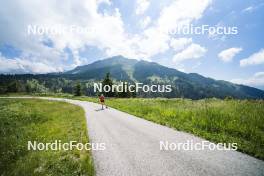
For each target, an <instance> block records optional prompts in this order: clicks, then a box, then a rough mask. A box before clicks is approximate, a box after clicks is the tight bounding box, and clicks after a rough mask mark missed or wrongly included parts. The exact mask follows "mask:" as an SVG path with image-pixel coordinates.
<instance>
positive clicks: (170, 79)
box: [0, 56, 264, 99]
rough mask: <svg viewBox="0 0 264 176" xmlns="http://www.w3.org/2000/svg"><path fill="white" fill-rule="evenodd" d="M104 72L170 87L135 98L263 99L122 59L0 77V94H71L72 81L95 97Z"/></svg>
mask: <svg viewBox="0 0 264 176" xmlns="http://www.w3.org/2000/svg"><path fill="white" fill-rule="evenodd" d="M108 72H110V74H111V78H112V79H113V80H114V81H126V82H130V83H134V82H141V83H144V84H149V85H150V84H170V85H172V92H170V93H143V92H139V93H138V94H137V96H139V97H168V98H175V97H184V98H191V99H201V98H211V97H216V98H226V97H234V98H239V99H245V98H248V99H264V91H262V90H259V89H256V88H253V87H249V86H244V85H238V84H233V83H230V82H227V81H222V80H214V79H212V78H206V77H204V76H202V75H199V74H196V73H188V74H187V73H184V72H180V71H178V70H176V69H173V68H168V67H165V66H162V65H159V64H157V63H155V62H147V61H143V60H135V59H127V58H125V57H123V56H115V57H111V58H107V59H103V60H99V61H96V62H93V63H91V64H88V65H83V66H78V67H76V68H75V69H73V70H70V71H66V72H62V73H49V74H39V75H32V74H24V75H21V74H20V75H18V74H17V75H0V93H6V92H10V90H13V92H14V91H20V92H25V91H27V92H47V91H48V92H66V93H72V92H74V87H75V85H76V82H77V81H80V82H81V84H82V85H83V87H84V86H86V88H85V89H83V91H84V93H85V94H86V95H89V96H91V95H95V93H94V92H93V83H94V82H99V81H102V80H103V78H104V77H105V75H106V73H108Z"/></svg>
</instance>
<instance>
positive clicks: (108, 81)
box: [102, 72, 115, 97]
mask: <svg viewBox="0 0 264 176" xmlns="http://www.w3.org/2000/svg"><path fill="white" fill-rule="evenodd" d="M102 85H103V86H105V85H109V86H110V87H111V90H110V91H109V92H103V93H104V95H105V96H106V97H114V96H115V92H112V85H113V81H112V80H111V77H110V73H109V72H108V73H106V75H105V78H104V80H103V82H102Z"/></svg>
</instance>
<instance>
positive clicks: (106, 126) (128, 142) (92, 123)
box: [45, 98, 264, 176]
mask: <svg viewBox="0 0 264 176" xmlns="http://www.w3.org/2000/svg"><path fill="white" fill-rule="evenodd" d="M45 99H47V98H45ZM48 99H51V98H48ZM52 100H60V101H66V102H69V103H73V104H76V105H79V106H81V107H83V108H84V110H85V112H86V118H87V124H88V131H89V137H90V141H91V142H98V143H100V142H103V143H106V150H104V151H93V152H92V154H93V157H94V162H95V169H96V172H97V175H98V176H119V175H120V176H152V175H153V176H161V175H162V176H172V175H173V176H194V175H201V176H206V175H209V176H214V175H215V176H222V175H248V176H257V175H264V162H263V161H261V160H258V159H255V158H253V157H250V156H248V155H245V154H242V153H240V152H235V151H219V150H214V151H210V150H209V149H205V150H202V151H194V150H192V151H184V150H176V151H172V150H168V151H166V150H160V141H168V142H169V143H184V142H185V143H186V142H187V141H191V140H192V141H193V143H201V142H202V141H204V139H201V138H198V137H195V136H193V135H191V134H187V133H184V132H179V131H176V130H173V129H170V128H167V127H164V126H161V125H157V124H154V123H152V122H149V121H146V120H143V119H140V118H137V117H135V116H132V115H129V114H127V113H123V112H120V111H118V110H115V109H112V108H110V109H105V110H100V105H98V104H95V103H89V102H83V101H77V100H67V99H57V98H52Z"/></svg>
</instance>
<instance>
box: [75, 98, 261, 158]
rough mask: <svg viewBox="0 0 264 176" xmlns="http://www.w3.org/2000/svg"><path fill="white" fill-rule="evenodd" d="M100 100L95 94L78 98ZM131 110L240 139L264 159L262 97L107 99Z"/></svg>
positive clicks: (222, 138)
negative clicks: (236, 98) (240, 98)
mask: <svg viewBox="0 0 264 176" xmlns="http://www.w3.org/2000/svg"><path fill="white" fill-rule="evenodd" d="M78 99H80V100H86V101H92V102H98V100H97V99H96V98H78ZM106 103H107V104H108V105H109V106H111V107H114V108H116V109H119V110H121V111H125V112H128V113H130V114H133V115H136V116H138V117H142V118H144V119H147V120H150V121H153V122H156V123H159V124H161V125H166V126H169V127H172V128H175V129H177V130H181V131H186V132H189V133H192V134H195V135H197V136H200V137H203V138H205V139H208V140H210V141H213V142H217V143H237V144H238V150H239V151H242V152H244V153H247V154H250V155H252V156H254V157H257V158H260V159H262V160H263V159H264V101H263V100H256V101H254V100H219V99H204V100H188V99H140V98H135V99H108V100H106Z"/></svg>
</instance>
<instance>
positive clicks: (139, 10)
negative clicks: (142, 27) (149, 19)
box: [136, 0, 150, 15]
mask: <svg viewBox="0 0 264 176" xmlns="http://www.w3.org/2000/svg"><path fill="white" fill-rule="evenodd" d="M149 5H150V2H149V0H137V1H136V14H137V15H142V14H144V12H145V11H146V10H147V9H148V7H149Z"/></svg>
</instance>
